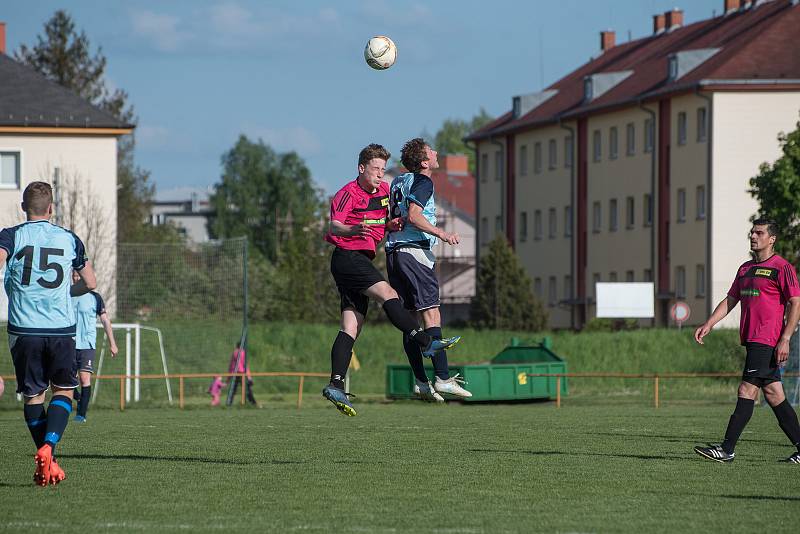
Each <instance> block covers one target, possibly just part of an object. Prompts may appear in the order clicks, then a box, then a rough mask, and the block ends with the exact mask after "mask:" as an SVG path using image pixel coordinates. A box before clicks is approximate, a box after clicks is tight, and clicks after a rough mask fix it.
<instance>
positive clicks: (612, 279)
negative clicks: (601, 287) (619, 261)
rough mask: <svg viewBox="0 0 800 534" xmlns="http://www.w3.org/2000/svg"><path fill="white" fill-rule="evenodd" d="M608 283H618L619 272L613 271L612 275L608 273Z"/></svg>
mask: <svg viewBox="0 0 800 534" xmlns="http://www.w3.org/2000/svg"><path fill="white" fill-rule="evenodd" d="M608 281H609V282H616V281H617V271H611V272H610V273H608Z"/></svg>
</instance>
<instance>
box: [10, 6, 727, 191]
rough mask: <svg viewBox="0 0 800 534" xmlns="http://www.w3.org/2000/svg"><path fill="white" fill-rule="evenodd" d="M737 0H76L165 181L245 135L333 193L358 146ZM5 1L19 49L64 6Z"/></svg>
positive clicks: (390, 140)
mask: <svg viewBox="0 0 800 534" xmlns="http://www.w3.org/2000/svg"><path fill="white" fill-rule="evenodd" d="M722 4H723V0H691V1H686V0H684V2H683V4H680V3H676V0H607V1H605V2H598V1H592V0H558V1H556V0H548V1H542V0H536V1H528V2H519V1H508V0H494V1H493V2H485V1H484V2H478V1H473V0H461V1H454V0H437V1H427V2H425V1H418V0H408V1H406V0H396V1H391V2H390V1H388V0H341V1H338V2H323V1H316V0H294V1H283V0H276V1H270V2H264V1H261V2H255V1H245V0H238V1H189V0H172V1H168V2H165V1H153V0H148V1H144V0H143V1H136V0H130V1H126V2H122V1H96V0H75V1H72V2H69V3H68V5H69V8H68V10H69V12H70V14H71V15H72V16H73V19H74V20H75V22H76V25H77V27H78V28H79V29H83V30H84V31H85V32H86V33H87V35H88V37H89V40H90V42H91V43H92V45H93V46H94V47H97V46H98V45H99V46H102V50H103V53H104V54H105V55H106V57H107V58H108V72H107V77H108V81H109V83H110V84H111V85H113V86H116V87H120V88H123V89H125V90H126V91H128V93H129V95H130V102H131V103H133V105H134V106H135V110H136V113H137V115H138V116H139V127H138V129H137V143H138V146H137V156H136V160H137V163H138V164H139V165H140V166H142V167H143V168H145V169H148V170H150V171H151V172H152V176H153V180H154V182H155V183H156V186H157V188H158V191H161V192H165V191H166V190H169V189H172V188H176V187H187V186H188V187H207V186H209V185H212V184H214V183H215V182H217V181H218V180H219V176H220V173H221V166H220V157H221V155H222V154H223V153H224V152H225V151H227V150H229V149H230V148H231V147H232V146H233V144H234V143H235V141H236V139H237V137H238V135H239V134H241V133H244V134H245V135H248V136H249V137H251V138H253V139H256V138H261V139H263V140H264V142H266V143H268V144H270V145H271V146H272V147H273V148H275V149H276V150H278V151H287V150H296V151H297V152H298V153H299V154H300V155H301V156H302V157H303V158H304V159H305V160H306V162H307V163H308V166H309V168H310V169H311V171H312V174H313V176H314V180H315V181H316V182H317V184H318V185H319V186H320V187H322V188H324V189H325V190H326V191H328V192H329V193H332V192H335V191H336V190H337V189H338V188H339V186H340V185H341V184H343V183H344V182H345V181H347V180H350V179H352V178H353V177H354V176H355V173H356V170H355V167H356V159H357V154H358V151H359V150H360V149H361V148H362V147H363V146H364V145H366V144H368V143H371V142H378V143H381V144H383V145H385V146H386V147H387V148H389V150H390V151H392V152H393V153H396V154H397V153H399V149H400V146H401V145H402V143H403V141H404V140H406V139H408V138H411V137H414V136H417V135H419V134H421V133H423V132H427V133H430V134H433V133H435V132H436V130H437V129H438V128H439V126H440V125H441V123H442V121H443V120H444V119H446V118H449V117H452V118H465V119H468V118H470V117H471V116H472V115H474V114H475V113H476V112H477V111H478V110H479V109H480V108H481V107H483V108H485V109H486V110H487V111H488V112H489V113H490V114H492V115H499V114H501V113H503V112H504V111H506V110H508V109H509V108H510V106H511V97H512V96H513V95H516V94H521V93H527V92H532V91H537V90H539V89H541V88H542V87H543V86H546V85H549V84H550V83H552V82H554V81H555V80H557V79H558V78H560V77H561V76H563V75H565V74H566V73H568V72H570V71H571V70H573V69H574V68H576V67H578V66H579V65H580V64H582V63H584V62H586V61H587V60H588V59H589V58H590V57H591V56H592V55H597V54H598V52H599V32H600V31H601V30H605V29H612V30H615V31H616V32H617V42H624V41H627V40H628V34H629V32H630V35H631V36H632V38H633V39H636V38H639V37H643V36H646V35H648V34H650V32H651V31H652V15H653V14H655V13H660V12H663V11H666V10H669V9H672V8H673V7H679V8H682V9H683V10H684V17H685V22H686V23H690V22H694V21H697V20H701V19H705V18H709V17H711V15H712V11H714V10H716V12H717V14H719V12H720V11H721V9H722ZM64 5H65V4H64V2H61V1H59V2H55V1H51V0H37V1H35V2H32V1H30V0H4V2H3V4H2V9H0V21H5V22H6V24H7V27H6V32H7V48H8V49H9V50H16V49H17V48H18V47H19V44H20V43H26V44H29V45H30V44H33V43H35V39H36V36H37V35H38V34H40V33H42V28H43V25H44V23H45V21H46V20H47V19H48V18H49V17H50V16H51V15H52V13H53V12H54V11H55V10H56V9H58V8H60V7H63V6H64ZM380 34H384V35H389V36H390V37H392V39H393V40H394V41H395V43H397V47H398V60H397V63H396V64H395V66H394V67H392V68H391V69H389V70H387V71H381V72H379V71H373V70H372V69H370V68H369V67H367V65H366V64H365V63H364V59H363V49H364V45H365V44H366V41H367V40H368V39H369V37H371V36H372V35H380Z"/></svg>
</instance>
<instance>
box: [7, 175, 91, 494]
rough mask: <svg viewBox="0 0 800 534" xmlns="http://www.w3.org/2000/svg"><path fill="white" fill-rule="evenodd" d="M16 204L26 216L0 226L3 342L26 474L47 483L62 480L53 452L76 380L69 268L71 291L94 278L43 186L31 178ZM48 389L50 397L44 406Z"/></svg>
mask: <svg viewBox="0 0 800 534" xmlns="http://www.w3.org/2000/svg"><path fill="white" fill-rule="evenodd" d="M22 210H23V211H24V212H25V215H26V218H27V221H26V222H24V223H22V224H20V225H17V226H14V227H12V228H5V229H3V230H2V231H0V262H5V263H6V274H5V280H4V283H5V289H6V294H7V295H8V346H9V348H10V350H11V357H12V359H13V361H14V370H15V372H16V375H17V393H21V394H22V395H23V396H24V397H25V405H24V413H25V422H26V423H27V424H28V429H29V430H30V433H31V437H32V438H33V442H34V444H35V445H36V449H37V450H36V456H35V457H34V460H35V463H36V471H35V473H34V475H33V480H34V482H35V483H36V484H38V485H40V486H46V485H48V484H58V483H59V482H61V481H62V480H63V479H64V478H65V475H64V471H63V470H62V469H61V468H60V467H59V465H58V464H57V463H56V461H55V459H54V455H53V452H54V450H55V447H56V444H57V443H58V442H59V441H60V440H61V437H62V436H63V435H64V430H65V429H66V428H67V422H68V421H69V414H70V412H72V395H73V390H74V389H75V388H76V387H77V385H78V380H77V376H76V373H75V309H74V308H73V305H72V299H71V297H70V286H71V278H72V272H73V271H77V272H78V274H79V276H80V279H81V281H80V283H79V284H78V285H77V286H73V287H72V291H73V295H79V294H83V293H86V292H88V291H90V290H92V289H94V288H95V286H96V285H97V283H96V281H95V274H94V270H93V269H92V266H91V265H90V264H89V262H88V260H87V257H86V251H85V250H84V247H83V243H82V242H81V240H80V239H79V238H78V236H76V235H75V234H73V233H72V232H70V231H69V230H66V229H64V228H61V227H60V226H56V225H54V224H51V223H50V218H51V217H52V215H53V190H52V188H51V187H50V184H47V183H45V182H31V183H30V184H29V185H28V186H27V187H26V188H25V191H24V192H23V193H22ZM48 389H51V390H52V392H53V397H52V399H51V400H50V404H49V405H48V407H47V410H45V408H44V397H45V392H46V391H47V390H48Z"/></svg>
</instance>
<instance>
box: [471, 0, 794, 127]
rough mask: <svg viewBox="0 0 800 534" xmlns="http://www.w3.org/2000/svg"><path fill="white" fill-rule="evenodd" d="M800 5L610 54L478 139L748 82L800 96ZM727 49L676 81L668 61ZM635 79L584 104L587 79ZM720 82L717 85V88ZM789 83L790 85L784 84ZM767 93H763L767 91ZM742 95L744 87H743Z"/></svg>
mask: <svg viewBox="0 0 800 534" xmlns="http://www.w3.org/2000/svg"><path fill="white" fill-rule="evenodd" d="M799 35H800V5H792V2H791V0H772V1H768V2H765V3H763V4H760V5H759V6H757V7H755V8H750V9H747V10H744V11H738V12H735V13H732V14H729V15H727V16H719V17H715V18H713V19H708V20H703V21H699V22H695V23H693V24H689V25H688V26H684V27H681V28H678V29H676V30H673V31H671V32H667V33H662V34H660V35H651V36H648V37H645V38H642V39H637V40H635V41H630V42H628V43H623V44H619V45H617V46H615V47H613V48H611V49H608V50H606V51H605V52H604V53H603V54H601V55H600V56H599V57H597V58H594V59H592V60H591V61H589V62H588V63H586V64H584V65H582V66H581V67H579V68H578V69H576V70H574V71H573V72H571V73H569V74H567V75H566V76H565V77H563V78H562V79H561V80H559V81H557V82H555V83H554V84H552V85H551V86H549V87H548V88H547V89H557V90H558V93H557V94H556V95H555V96H553V97H552V98H549V99H548V100H546V101H544V102H543V103H542V104H541V105H539V106H538V107H536V108H534V109H533V110H532V111H530V112H529V113H527V114H526V115H524V116H522V117H520V118H518V119H516V120H514V119H513V116H512V113H511V112H508V113H505V114H504V115H503V116H501V117H500V118H498V119H496V120H495V121H493V122H491V123H489V124H487V125H486V126H484V127H483V128H481V129H479V130H477V131H475V132H473V133H471V134H470V135H469V136H468V137H467V139H470V140H475V139H483V138H486V137H489V136H491V135H496V134H502V133H510V132H513V131H516V130H520V129H524V128H526V127H531V126H536V125H540V124H541V125H543V124H548V123H553V122H556V121H558V120H559V119H562V118H573V117H576V116H580V115H586V114H590V113H592V112H595V111H598V110H600V109H604V108H611V107H615V106H623V105H631V104H632V103H635V102H637V101H645V100H648V99H652V98H655V97H656V96H657V95H661V94H665V93H673V92H682V91H688V90H692V89H694V88H697V87H701V86H712V87H715V88H719V87H723V86H724V85H731V81H746V83H742V84H741V87H749V88H751V89H757V88H764V87H765V86H768V85H772V87H778V86H781V85H782V86H784V87H789V86H791V87H793V88H798V89H800V39H798V36H799ZM706 48H719V49H720V50H719V52H717V53H716V54H714V55H713V56H711V57H710V58H709V59H707V60H706V61H704V62H703V63H701V64H700V65H699V66H698V67H696V68H695V69H693V70H691V71H689V72H688V73H686V74H685V75H684V76H682V77H681V78H679V79H677V80H674V81H670V80H669V79H668V72H667V70H668V61H669V57H670V55H672V54H675V53H677V52H681V51H688V50H698V49H706ZM627 70H630V71H633V74H632V75H631V76H629V77H628V78H626V79H625V80H624V81H622V82H621V83H619V84H618V85H616V86H614V87H613V88H611V89H610V90H609V91H608V92H606V93H604V94H602V95H601V96H600V97H598V98H596V99H594V100H593V101H591V102H589V103H584V102H583V96H584V78H585V77H586V76H589V75H592V74H598V73H607V72H619V71H627ZM715 80H718V81H720V83H719V84H717V85H715V84H714V81H715ZM781 80H786V81H785V83H783V84H781V83H780V82H781ZM760 83H761V84H764V85H761V86H760V87H759V85H760ZM737 88H739V86H737Z"/></svg>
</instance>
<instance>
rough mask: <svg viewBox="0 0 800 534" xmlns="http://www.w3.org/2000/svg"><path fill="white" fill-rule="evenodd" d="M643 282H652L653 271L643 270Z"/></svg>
mask: <svg viewBox="0 0 800 534" xmlns="http://www.w3.org/2000/svg"><path fill="white" fill-rule="evenodd" d="M643 278H644V281H645V282H652V281H653V271H652V270H650V269H645V270H644V277H643Z"/></svg>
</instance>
